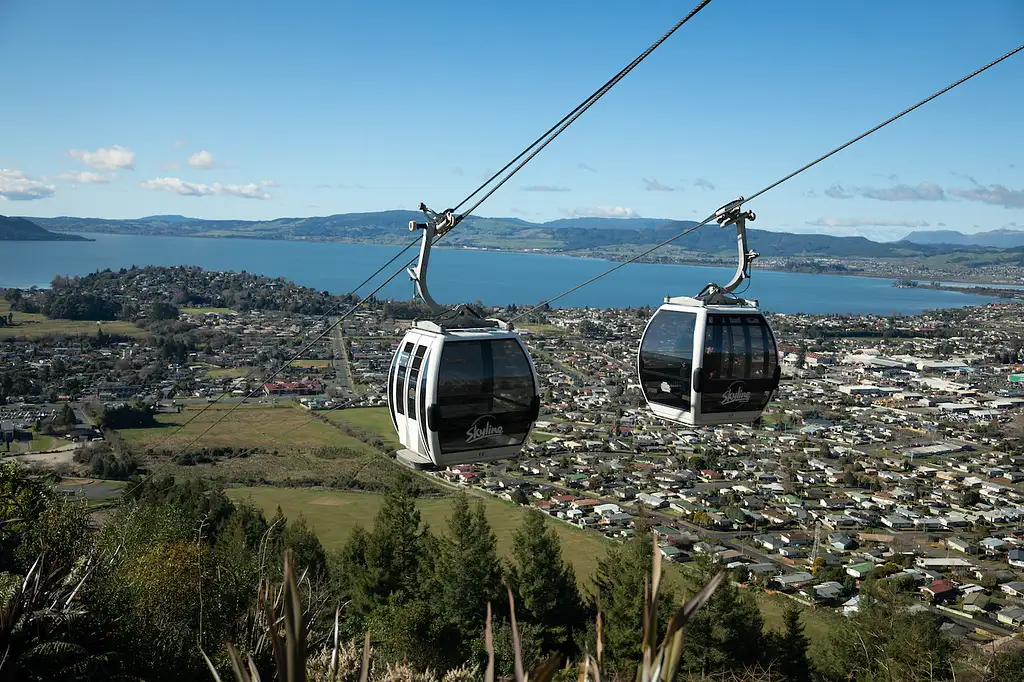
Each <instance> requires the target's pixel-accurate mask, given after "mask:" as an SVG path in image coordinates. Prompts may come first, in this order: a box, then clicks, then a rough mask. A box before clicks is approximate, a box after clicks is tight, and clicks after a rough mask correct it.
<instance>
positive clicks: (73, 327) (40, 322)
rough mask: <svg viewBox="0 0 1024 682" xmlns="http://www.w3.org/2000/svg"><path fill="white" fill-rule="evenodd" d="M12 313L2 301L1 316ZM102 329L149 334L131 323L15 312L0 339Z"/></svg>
mask: <svg viewBox="0 0 1024 682" xmlns="http://www.w3.org/2000/svg"><path fill="white" fill-rule="evenodd" d="M10 312H11V304H10V303H9V302H7V301H4V300H0V315H3V316H5V317H6V316H7V314H8V313H10ZM99 329H102V330H103V331H104V333H106V334H118V335H123V336H144V335H145V334H146V333H147V332H146V330H144V329H139V328H138V327H136V326H135V325H134V324H133V323H131V322H123V321H120V320H115V321H112V322H93V321H88V320H51V319H50V318H48V317H46V315H40V314H37V313H21V312H18V311H14V326H11V327H7V326H4V327H0V339H16V338H27V339H37V338H39V337H41V336H57V335H64V336H81V335H83V334H84V335H91V334H95V333H96V332H97V331H98V330H99Z"/></svg>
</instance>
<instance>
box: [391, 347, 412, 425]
mask: <svg viewBox="0 0 1024 682" xmlns="http://www.w3.org/2000/svg"><path fill="white" fill-rule="evenodd" d="M411 355H412V341H409V342H408V343H406V344H405V346H404V347H403V348H402V350H400V351H399V352H398V371H397V373H396V376H395V379H396V381H395V403H394V405H395V410H396V411H397V412H398V414H405V400H403V398H404V397H405V374H406V372H407V371H408V369H409V358H410V357H411Z"/></svg>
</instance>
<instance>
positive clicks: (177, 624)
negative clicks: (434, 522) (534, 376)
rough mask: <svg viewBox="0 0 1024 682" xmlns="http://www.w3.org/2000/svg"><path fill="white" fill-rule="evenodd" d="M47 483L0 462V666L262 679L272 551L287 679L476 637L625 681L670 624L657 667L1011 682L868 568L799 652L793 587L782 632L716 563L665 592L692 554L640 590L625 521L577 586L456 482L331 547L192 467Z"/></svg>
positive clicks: (640, 531) (825, 678) (526, 528)
mask: <svg viewBox="0 0 1024 682" xmlns="http://www.w3.org/2000/svg"><path fill="white" fill-rule="evenodd" d="M52 484H53V480H52V479H49V478H46V477H42V476H39V475H36V474H33V473H31V472H29V471H27V470H25V469H24V468H21V467H19V466H18V465H15V464H13V463H4V464H2V465H0V651H2V652H3V654H2V655H0V679H2V680H109V679H141V680H211V679H214V677H213V674H214V672H213V671H216V672H217V674H218V675H220V676H221V677H222V678H223V679H231V678H232V654H231V652H236V653H237V655H238V656H241V657H244V658H245V659H246V660H250V659H251V661H252V669H253V670H255V671H256V672H257V673H258V674H259V676H260V679H263V680H271V679H275V674H278V673H275V670H276V666H278V665H280V660H279V659H280V656H281V655H282V654H281V651H282V650H281V648H280V647H279V646H278V644H280V642H279V641H278V639H279V638H278V637H277V634H279V633H278V631H277V630H276V629H275V628H274V627H268V626H267V622H268V620H267V619H268V618H270V616H269V615H268V614H272V613H277V611H275V609H276V608H277V607H276V606H275V604H277V603H279V602H280V596H281V594H282V592H281V591H280V589H281V588H280V585H281V581H282V578H283V577H284V573H286V569H285V568H284V566H285V565H286V564H285V563H284V562H283V557H284V556H285V555H286V553H287V556H288V557H289V558H290V560H291V561H293V562H294V567H295V571H294V575H296V576H299V577H298V579H297V580H295V585H296V588H295V594H296V599H295V602H294V604H293V608H296V609H298V612H301V623H302V630H303V638H304V640H305V644H304V648H303V651H304V652H305V653H303V660H302V661H301V663H302V665H301V666H300V667H301V675H302V677H301V679H310V680H350V681H351V682H355V681H356V680H358V679H361V676H363V675H365V676H366V677H365V678H363V679H373V680H398V679H402V680H416V681H417V682H437V681H439V680H447V681H449V682H454V681H455V680H484V679H485V677H486V674H485V670H486V669H487V665H488V662H489V660H490V655H491V653H492V652H493V672H494V674H496V675H497V676H502V677H508V676H513V675H514V676H516V678H517V679H521V677H520V676H519V675H516V670H517V662H516V659H517V652H518V657H519V658H520V659H521V661H520V664H521V665H522V666H525V667H526V668H527V669H530V668H534V667H535V666H537V665H538V664H541V663H542V662H548V663H547V667H546V668H543V666H542V667H541V668H537V670H541V669H542V668H543V670H546V671H547V672H546V673H544V676H546V679H555V678H557V679H559V680H560V681H561V682H567V681H568V680H570V679H573V678H577V677H578V675H580V674H581V673H580V668H579V667H578V664H580V663H581V662H586V661H592V660H594V659H593V657H594V656H595V655H596V656H597V659H596V660H600V661H601V663H600V672H598V671H594V670H591V672H589V673H587V674H586V675H583V677H586V678H587V679H593V680H595V681H596V680H598V679H599V678H600V677H601V676H603V677H605V678H607V679H627V678H633V677H634V676H635V675H636V671H637V670H638V668H641V669H642V668H643V667H644V665H645V663H644V661H645V653H644V652H645V650H646V651H648V654H646V655H647V657H648V658H649V653H650V642H651V641H654V640H655V639H657V637H659V636H660V635H662V634H665V633H666V632H673V631H674V630H673V628H678V627H679V625H680V623H681V622H684V623H685V630H681V631H680V632H682V640H681V646H680V647H679V648H678V650H677V651H676V654H677V659H678V666H677V667H676V668H672V670H673V671H674V672H673V673H672V676H673V677H675V678H678V679H686V680H696V679H736V680H740V679H742V680H779V681H780V682H809V681H810V680H821V681H822V682H839V681H840V680H864V681H868V680H871V681H876V680H877V681H880V682H897V681H901V680H914V681H916V680H964V679H971V680H978V681H986V682H987V681H989V680H992V681H995V680H1000V681H1002V682H1012V681H1014V680H1022V679H1024V656H1022V655H1021V653H1020V650H1019V648H1014V647H1011V648H1009V649H1008V650H1006V651H1004V652H1002V653H999V654H996V655H994V656H990V655H987V654H983V653H981V652H980V651H978V650H977V649H976V648H975V647H973V646H972V645H968V644H962V643H959V642H957V641H956V640H953V639H951V638H948V637H947V636H946V635H945V634H943V633H942V632H940V630H939V626H938V622H937V620H936V618H935V616H934V615H933V614H931V613H930V612H929V611H927V610H920V609H914V608H911V607H909V604H910V601H909V600H908V599H906V598H905V597H906V595H901V593H900V592H899V589H898V587H896V588H894V587H891V586H888V585H886V584H885V582H884V581H883V580H878V581H874V580H873V579H872V580H871V581H869V582H870V583H871V584H866V585H864V586H862V590H861V593H862V602H861V609H860V611H859V612H858V613H857V614H855V615H853V616H852V617H850V618H841V617H837V619H836V623H835V626H834V627H833V628H831V629H830V632H829V634H828V640H827V641H825V642H821V643H818V645H817V646H816V647H814V650H813V653H812V647H811V646H810V643H809V641H808V638H807V636H806V635H805V634H804V632H803V625H802V623H801V615H800V611H799V610H798V608H797V605H796V604H794V606H793V607H792V608H790V609H788V610H787V611H786V613H785V619H784V620H785V627H784V629H783V630H782V631H772V630H768V629H766V628H765V627H764V622H763V619H762V617H761V614H760V612H759V611H758V608H757V606H756V604H755V602H754V600H753V599H752V597H751V595H750V594H749V593H748V592H747V591H746V590H743V589H741V587H740V586H739V585H738V583H735V582H734V577H733V576H726V579H725V580H722V581H721V584H720V585H719V586H718V588H717V590H715V591H714V592H712V593H710V596H708V591H707V590H704V596H703V597H702V599H705V598H706V599H707V601H706V603H704V604H703V608H700V609H699V610H695V611H694V610H693V608H694V607H692V606H691V605H692V604H693V602H689V603H688V604H687V607H683V608H680V607H681V605H682V604H683V603H684V600H685V599H686V598H687V597H692V596H693V595H698V596H700V593H701V588H702V586H705V585H708V584H709V583H710V582H712V581H714V580H716V578H715V576H716V574H717V573H718V571H719V570H720V569H719V568H718V567H716V566H715V565H713V564H711V563H710V562H707V561H700V562H697V563H696V564H695V565H691V566H690V567H688V570H687V571H685V572H681V573H676V572H673V573H672V574H671V575H672V576H675V577H674V578H672V579H671V580H670V579H669V577H670V576H669V574H668V573H666V578H665V580H664V581H663V582H662V586H661V588H660V589H652V588H651V584H652V577H654V576H657V575H659V573H658V572H657V571H658V570H660V569H652V565H653V566H658V562H656V561H654V555H653V549H652V543H651V542H650V533H649V532H648V529H647V528H645V527H644V525H643V522H642V521H641V523H640V524H639V526H638V528H637V532H636V535H635V537H634V538H632V539H630V540H628V541H626V542H625V543H623V544H621V545H619V546H617V547H615V548H613V549H612V550H611V551H610V552H609V554H608V556H607V557H606V558H604V559H602V560H601V562H600V564H599V568H598V572H597V575H596V577H595V579H594V580H593V583H592V584H588V585H587V586H585V587H583V588H581V587H580V586H579V585H578V582H577V579H576V576H575V574H574V572H573V569H572V566H571V564H570V563H569V562H568V560H567V559H568V557H565V556H563V554H562V549H561V547H560V544H559V540H558V536H557V534H556V533H555V532H554V531H553V529H552V528H551V527H550V525H549V524H550V523H551V522H550V521H548V520H547V519H546V518H545V515H544V514H542V513H541V512H539V511H536V510H533V511H530V512H529V513H528V514H527V515H526V517H525V520H524V521H523V523H522V525H521V527H519V528H518V530H517V531H516V533H515V537H514V544H513V549H512V552H511V556H510V557H508V558H507V559H504V560H503V559H502V558H501V557H499V555H498V552H497V549H496V540H495V536H494V533H493V532H492V531H491V529H490V527H489V525H488V522H487V520H486V518H485V516H484V513H483V508H482V505H481V504H480V502H479V500H474V499H473V498H471V497H469V496H468V495H467V494H465V493H459V494H458V496H457V497H456V499H455V503H454V505H453V511H452V513H451V516H450V517H449V519H448V522H447V524H446V527H444V528H429V527H426V526H425V525H424V524H423V523H422V521H421V519H420V515H419V512H418V510H417V499H418V496H420V495H422V494H425V492H426V490H425V489H423V488H421V487H420V486H419V484H418V483H417V480H416V479H415V478H413V477H412V475H410V474H405V475H403V476H402V477H400V479H399V481H398V483H397V484H396V485H395V486H394V487H393V489H392V490H391V491H390V493H389V494H388V496H387V499H386V502H385V504H384V505H383V506H382V507H381V509H380V511H379V513H378V514H377V516H376V517H375V518H374V519H373V521H372V524H371V525H369V526H368V527H366V528H361V529H358V530H357V531H356V532H354V533H353V534H352V535H351V537H350V538H349V540H348V542H347V543H346V544H345V545H344V546H343V547H342V548H341V549H340V550H338V551H337V552H326V551H325V550H324V548H323V547H322V545H321V544H320V542H319V541H318V540H317V538H316V535H315V534H314V533H313V531H312V529H311V528H310V527H309V526H308V524H307V523H306V521H305V520H304V519H303V518H301V517H300V518H296V519H286V518H285V517H284V516H283V515H282V514H281V513H280V510H278V513H277V514H276V515H275V516H274V517H273V518H270V519H267V518H265V517H264V515H263V514H262V513H261V512H260V511H259V510H257V509H256V508H254V507H252V506H250V505H248V504H246V503H239V502H232V501H230V500H229V499H228V498H227V497H226V496H225V495H224V493H223V491H222V490H219V489H218V488H216V487H215V486H213V485H210V484H207V483H203V482H201V481H198V480H174V479H172V478H169V477H159V478H153V479H142V480H139V479H136V480H135V481H134V482H132V483H130V484H129V485H128V486H127V487H126V489H125V492H124V494H123V497H122V499H121V500H120V502H119V503H118V504H117V505H116V506H115V507H114V508H113V509H109V510H105V511H104V512H103V513H102V515H100V516H98V515H96V514H93V513H92V512H91V511H90V509H89V507H88V506H87V504H86V503H85V502H84V501H83V500H77V499H74V498H68V497H64V496H61V495H58V494H57V493H56V492H55V491H54V488H53V485H52ZM652 571H654V572H653V573H652ZM654 582H657V579H655V581H654ZM275 595H277V596H275ZM698 605H699V604H698ZM687 608H690V611H687ZM489 612H490V614H491V620H490V621H488V613H489ZM513 614H514V615H515V621H514V623H513ZM679 614H684V617H682V620H680V615H679ZM271 620H273V619H271ZM293 620H294V619H293ZM274 622H276V621H274ZM645 624H646V625H647V626H649V627H645ZM293 625H294V623H293ZM282 627H284V626H282ZM295 627H298V626H295ZM285 629H286V630H287V627H285ZM364 638H365V639H364ZM275 642H277V644H275ZM364 642H367V643H368V648H366V649H365V652H366V653H367V654H368V658H367V659H366V661H365V664H364V663H363V662H362V654H363V652H364V648H363V647H364ZM229 645H230V648H229ZM207 659H208V660H209V664H208V663H207ZM659 660H661V659H659ZM275 661H276V662H275ZM328 662H333V663H330V664H328ZM553 662H556V663H557V665H555V663H553ZM648 663H649V661H648ZM595 665H596V664H595ZM211 666H212V670H211ZM293 672H294V671H293ZM662 672H664V671H662ZM247 674H248V673H247ZM660 674H662V673H659V675H660ZM542 677H543V676H542ZM238 679H242V678H238ZM277 679H284V678H282V677H281V676H280V674H278V677H277ZM287 679H289V680H291V679H300V678H296V677H294V676H289V677H288V678H287ZM531 679H540V677H536V676H535V677H532V678H531ZM581 679H582V678H581ZM652 679H653V678H652ZM658 679H666V680H667V679H668V678H660V677H659V678H658Z"/></svg>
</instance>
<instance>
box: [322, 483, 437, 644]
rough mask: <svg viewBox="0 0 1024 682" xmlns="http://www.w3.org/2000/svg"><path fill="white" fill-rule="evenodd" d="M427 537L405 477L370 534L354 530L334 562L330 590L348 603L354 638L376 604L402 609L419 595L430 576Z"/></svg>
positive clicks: (350, 624)
mask: <svg viewBox="0 0 1024 682" xmlns="http://www.w3.org/2000/svg"><path fill="white" fill-rule="evenodd" d="M429 538H430V536H429V533H428V531H427V529H426V528H425V527H423V526H422V524H421V523H420V513H419V510H418V509H417V508H416V500H415V498H414V497H413V490H412V486H411V480H410V477H409V475H408V474H405V475H403V476H401V477H400V478H399V479H398V481H396V483H395V485H394V487H393V488H392V489H391V491H390V492H389V493H388V495H387V497H386V498H385V499H384V504H383V505H382V506H381V508H380V511H378V512H377V516H376V518H375V519H374V522H373V530H372V531H370V532H367V531H365V530H364V529H362V528H358V529H356V530H355V531H354V532H353V533H352V535H351V536H350V537H349V540H348V542H347V543H346V544H345V546H344V547H343V548H342V550H341V552H340V556H339V557H338V558H337V559H336V565H337V566H338V571H337V572H336V573H337V576H338V578H337V582H336V583H335V590H336V591H337V592H340V593H342V594H343V595H344V596H347V597H348V598H349V599H350V604H349V606H348V607H347V608H346V611H347V612H348V614H349V615H350V616H351V618H350V619H349V622H348V625H349V626H350V628H351V630H352V631H353V633H354V634H361V633H362V631H363V629H364V628H365V626H366V624H367V620H368V619H369V617H370V615H371V614H372V613H373V612H374V610H375V609H376V608H378V607H379V606H382V605H383V604H386V603H390V604H392V605H396V606H401V605H403V604H406V603H409V602H411V601H414V600H416V599H417V598H418V597H419V596H420V595H421V594H422V593H423V592H424V585H425V584H426V583H428V582H429V581H430V580H431V579H432V576H433V573H432V571H431V570H429V569H430V568H431V562H430V560H429V544H430V541H429Z"/></svg>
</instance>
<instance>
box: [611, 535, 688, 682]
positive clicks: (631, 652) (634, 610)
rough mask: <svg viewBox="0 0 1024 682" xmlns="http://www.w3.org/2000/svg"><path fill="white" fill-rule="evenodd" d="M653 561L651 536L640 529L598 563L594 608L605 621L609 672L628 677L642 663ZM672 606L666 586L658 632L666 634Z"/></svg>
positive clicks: (663, 591) (659, 611)
mask: <svg viewBox="0 0 1024 682" xmlns="http://www.w3.org/2000/svg"><path fill="white" fill-rule="evenodd" d="M652 559H653V548H652V544H651V536H650V535H649V534H647V533H641V532H640V531H639V530H638V531H637V533H636V535H635V536H634V537H633V538H632V539H630V540H629V541H627V542H626V543H625V544H624V545H622V546H621V547H615V548H613V549H612V550H611V551H609V552H608V556H606V557H605V558H604V559H600V560H599V561H598V562H597V574H596V575H595V576H594V586H595V588H596V594H595V597H596V598H597V600H598V603H596V604H595V607H599V608H600V611H601V614H602V617H603V619H604V642H605V652H606V653H605V657H606V661H607V667H608V669H609V670H610V671H615V672H621V673H623V674H627V673H628V672H629V671H630V670H635V669H636V664H637V663H638V662H639V661H640V655H641V649H640V647H641V643H642V640H643V609H644V590H645V580H646V577H647V575H648V574H649V573H650V570H651V561H652ZM671 607H672V596H671V594H669V593H668V590H666V589H665V587H664V586H663V587H662V588H661V597H660V603H659V604H658V624H659V632H663V631H664V627H665V624H666V623H667V622H668V618H669V615H670V609H671ZM591 648H592V647H591Z"/></svg>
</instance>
